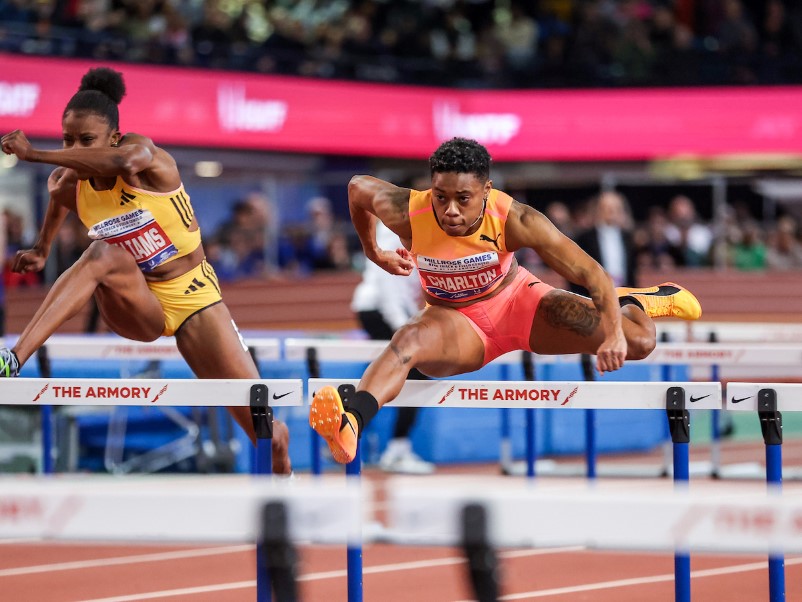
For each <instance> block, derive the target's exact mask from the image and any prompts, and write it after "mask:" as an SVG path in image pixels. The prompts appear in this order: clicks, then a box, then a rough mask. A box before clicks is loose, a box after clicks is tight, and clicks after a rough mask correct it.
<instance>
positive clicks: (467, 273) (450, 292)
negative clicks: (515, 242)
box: [417, 252, 504, 301]
mask: <svg viewBox="0 0 802 602" xmlns="http://www.w3.org/2000/svg"><path fill="white" fill-rule="evenodd" d="M417 261H418V272H419V273H420V277H421V281H422V283H423V286H424V288H425V289H426V292H427V293H429V294H430V295H432V296H433V297H437V298H438V299H444V300H447V301H460V300H463V299H470V298H473V297H477V296H479V295H481V294H483V293H485V292H487V291H488V290H490V289H491V288H493V286H494V285H495V284H496V282H498V281H499V280H500V279H501V278H502V277H503V276H504V274H503V272H502V269H501V264H500V262H499V258H498V253H495V252H492V253H477V254H476V255H471V256H469V257H460V258H457V259H435V258H432V257H425V256H423V255H418V257H417Z"/></svg>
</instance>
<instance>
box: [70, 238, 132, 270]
mask: <svg viewBox="0 0 802 602" xmlns="http://www.w3.org/2000/svg"><path fill="white" fill-rule="evenodd" d="M78 262H80V263H82V264H84V265H85V266H87V267H96V266H101V268H102V270H103V271H105V272H110V271H112V270H115V269H120V268H132V269H135V270H137V271H138V269H139V268H138V266H137V264H136V260H135V259H134V256H133V255H131V254H130V253H128V252H127V251H124V250H123V249H121V248H119V247H117V246H115V245H110V244H109V243H107V242H105V241H103V240H96V241H95V242H93V243H92V244H90V245H89V247H87V249H86V251H84V252H83V254H82V255H81V257H80V258H79V259H78Z"/></svg>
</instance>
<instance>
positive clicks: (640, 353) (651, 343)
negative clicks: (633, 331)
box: [627, 333, 657, 360]
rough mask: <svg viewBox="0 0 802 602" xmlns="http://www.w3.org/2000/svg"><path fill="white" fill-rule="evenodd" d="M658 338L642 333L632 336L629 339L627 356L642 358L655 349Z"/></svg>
mask: <svg viewBox="0 0 802 602" xmlns="http://www.w3.org/2000/svg"><path fill="white" fill-rule="evenodd" d="M656 345H657V339H656V338H655V337H654V336H653V335H650V334H646V333H644V334H642V335H637V336H634V337H631V338H630V339H629V340H628V341H627V357H628V359H631V360H642V359H645V358H647V357H648V356H649V354H650V353H651V352H652V351H654V348H655V346H656Z"/></svg>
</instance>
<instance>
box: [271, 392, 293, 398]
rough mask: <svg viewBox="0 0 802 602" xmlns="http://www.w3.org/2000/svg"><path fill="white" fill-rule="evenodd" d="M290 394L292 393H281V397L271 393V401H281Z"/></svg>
mask: <svg viewBox="0 0 802 602" xmlns="http://www.w3.org/2000/svg"><path fill="white" fill-rule="evenodd" d="M290 393H292V391H289V392H288V393H282V394H281V395H276V394H275V393H273V399H281V398H282V397H287V395H289V394H290Z"/></svg>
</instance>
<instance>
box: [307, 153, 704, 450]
mask: <svg viewBox="0 0 802 602" xmlns="http://www.w3.org/2000/svg"><path fill="white" fill-rule="evenodd" d="M429 164H430V168H431V175H432V187H431V189H430V190H426V191H422V192H421V191H417V190H410V189H408V188H400V187H398V186H394V185H393V184H390V183H389V182H384V181H382V180H379V179H377V178H373V177H370V176H356V177H354V178H353V179H352V180H351V183H350V184H349V187H348V202H349V205H350V209H351V218H352V220H353V223H354V226H355V228H356V231H357V233H358V234H359V238H360V240H361V242H362V247H363V249H364V251H365V255H366V256H367V258H368V259H369V260H371V261H373V262H375V263H376V264H377V265H379V266H381V267H382V268H384V269H385V270H386V271H388V272H390V273H391V274H397V275H399V276H405V275H408V274H409V273H410V271H411V269H412V267H413V265H417V267H418V272H419V275H420V281H421V286H422V287H423V291H424V293H425V295H424V298H425V300H426V302H427V307H426V308H425V309H424V310H423V311H421V312H420V313H419V314H418V315H417V316H415V317H413V318H412V319H411V320H410V321H409V322H408V323H407V324H406V325H405V326H403V327H402V328H400V329H399V330H398V331H396V333H395V335H394V336H393V338H392V341H391V342H390V344H389V345H388V347H387V348H386V349H385V350H384V351H383V352H382V353H381V355H380V356H379V357H378V358H376V359H375V360H374V361H373V362H372V363H371V364H370V366H368V368H367V370H366V371H365V374H364V375H363V377H362V380H361V381H360V382H359V385H358V386H357V387H356V390H353V387H351V388H348V387H341V388H340V390H339V391H338V390H337V389H335V388H334V387H323V388H322V389H320V390H319V391H317V392H316V393H315V396H314V399H313V402H312V407H311V410H310V414H309V423H310V424H311V425H312V428H314V429H315V430H316V431H317V432H318V433H319V434H320V435H321V436H322V437H323V438H324V439H325V440H326V442H327V443H328V445H329V448H330V449H331V453H332V456H333V457H334V459H335V460H337V461H338V462H341V463H345V462H350V461H351V460H353V458H354V456H355V454H356V446H357V439H358V438H359V435H360V433H362V432H363V431H364V429H365V427H366V426H367V424H368V422H369V421H370V420H371V419H372V418H373V417H374V416H375V415H376V413H377V412H378V410H379V408H380V407H381V406H383V405H384V404H386V403H388V402H390V401H392V400H393V399H394V398H395V397H396V396H397V395H398V393H399V392H400V391H401V388H402V387H403V385H404V381H405V379H406V375H407V374H408V373H409V371H410V369H412V368H417V369H418V370H420V371H421V372H423V373H425V374H428V375H430V376H434V377H445V376H452V375H455V374H463V373H465V372H472V371H474V370H478V369H479V368H481V367H482V366H484V365H485V364H487V363H488V362H490V361H492V360H493V359H495V358H497V357H499V356H500V355H502V354H504V353H507V352H509V351H514V350H529V351H534V352H535V353H540V354H567V353H587V354H595V355H596V367H597V368H598V370H599V371H600V372H608V371H611V370H617V369H619V368H620V367H621V366H623V365H624V360H627V359H642V358H644V357H646V356H647V355H649V353H651V351H652V350H653V349H654V346H655V328H654V323H653V322H652V318H658V317H675V318H683V319H686V320H695V319H697V318H699V317H700V316H701V313H702V310H701V307H700V306H699V302H698V301H697V300H696V298H695V297H694V296H693V295H692V294H691V293H690V292H688V291H687V290H685V289H684V288H682V287H680V286H678V285H676V284H674V283H665V284H661V285H659V286H655V287H652V288H645V289H622V288H619V289H615V288H614V287H613V281H612V279H611V278H610V276H609V275H608V274H607V273H606V272H605V271H604V269H603V268H602V267H601V265H599V264H598V263H597V262H596V261H595V260H593V259H592V258H591V257H590V256H589V255H587V254H586V253H585V252H584V251H582V250H581V249H580V248H579V247H578V246H577V245H576V244H574V242H573V241H572V240H571V239H570V238H568V237H566V236H565V235H563V234H561V233H560V231H559V230H557V228H556V227H555V226H554V225H553V224H552V223H551V222H550V221H549V220H548V219H546V217H545V216H543V215H542V214H541V213H540V212H538V211H536V210H535V209H533V208H532V207H529V206H528V205H525V204H522V203H519V202H517V201H515V200H513V199H512V198H511V197H510V196H508V195H507V194H505V193H503V192H501V191H500V190H496V189H494V188H493V185H492V182H491V180H490V179H489V177H490V155H489V154H488V152H487V150H486V149H485V148H484V147H483V146H482V145H480V144H479V143H477V142H475V141H473V140H467V139H464V138H454V139H452V140H450V141H448V142H445V143H443V144H442V145H441V146H440V147H439V148H438V149H437V150H436V151H435V152H434V154H433V155H432V156H431V158H430V160H429ZM377 219H379V220H381V221H382V222H383V223H384V224H385V225H386V226H387V227H388V228H390V229H391V230H392V231H393V232H395V233H396V234H398V236H399V237H400V238H401V241H402V243H403V245H404V248H401V249H396V250H388V249H380V248H379V247H378V246H377V244H376V220H377ZM524 247H529V248H531V249H533V250H534V251H536V252H537V254H538V255H539V256H540V257H541V258H542V259H543V261H544V262H545V263H546V265H547V266H549V267H550V268H551V269H553V270H554V271H555V272H557V273H558V274H560V275H561V276H563V277H565V278H566V279H567V280H569V281H570V282H574V283H576V284H579V285H581V286H584V287H585V288H586V289H587V290H588V291H589V293H590V298H587V297H581V296H579V295H576V294H574V293H570V292H568V291H564V290H561V289H556V288H552V287H551V286H549V285H548V284H545V283H543V282H541V281H540V280H539V279H538V278H536V277H535V276H533V275H532V274H530V273H529V272H528V271H527V270H525V269H524V268H522V267H520V266H519V265H518V263H517V262H516V260H515V257H514V256H513V253H514V252H515V251H516V250H518V249H521V248H524ZM340 392H342V394H343V397H344V399H343V398H341V395H340Z"/></svg>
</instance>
